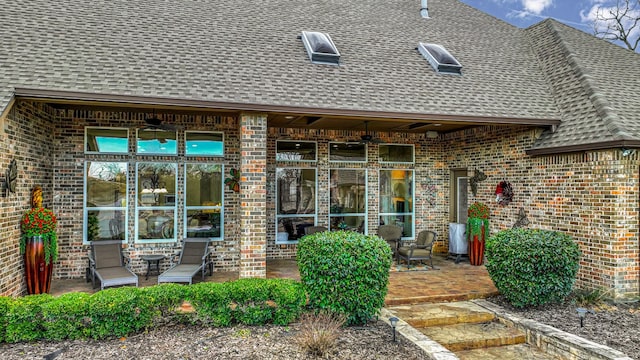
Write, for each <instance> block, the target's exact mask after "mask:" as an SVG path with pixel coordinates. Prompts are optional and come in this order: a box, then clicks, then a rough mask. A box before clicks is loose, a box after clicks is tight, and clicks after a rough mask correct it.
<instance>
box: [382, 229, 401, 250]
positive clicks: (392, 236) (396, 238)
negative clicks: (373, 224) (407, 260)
mask: <svg viewBox="0 0 640 360" xmlns="http://www.w3.org/2000/svg"><path fill="white" fill-rule="evenodd" d="M378 236H380V237H381V238H382V239H384V241H386V242H387V244H389V246H390V247H391V252H392V253H393V256H394V257H395V256H397V254H398V244H399V243H400V238H402V228H401V227H400V226H396V225H380V227H378Z"/></svg>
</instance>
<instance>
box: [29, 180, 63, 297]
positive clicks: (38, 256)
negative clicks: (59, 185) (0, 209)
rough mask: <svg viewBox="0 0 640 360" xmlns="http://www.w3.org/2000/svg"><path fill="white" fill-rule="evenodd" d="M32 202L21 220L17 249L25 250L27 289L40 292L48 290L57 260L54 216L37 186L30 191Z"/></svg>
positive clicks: (31, 292) (56, 236)
mask: <svg viewBox="0 0 640 360" xmlns="http://www.w3.org/2000/svg"><path fill="white" fill-rule="evenodd" d="M31 206H32V208H31V209H30V210H29V211H27V212H26V213H25V214H24V215H23V216H22V220H21V221H20V230H21V231H22V235H21V236H20V253H21V254H24V269H25V276H26V280H27V292H28V293H29V294H42V293H48V292H49V289H50V287H51V273H52V271H53V263H54V262H55V261H56V260H58V235H57V234H56V226H57V219H56V216H55V215H54V214H53V211H51V210H49V209H45V208H44V207H42V188H41V187H40V186H36V187H35V188H34V189H33V191H32V193H31Z"/></svg>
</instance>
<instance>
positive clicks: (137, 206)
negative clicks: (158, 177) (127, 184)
mask: <svg viewBox="0 0 640 360" xmlns="http://www.w3.org/2000/svg"><path fill="white" fill-rule="evenodd" d="M140 164H170V165H174V166H175V175H174V176H175V184H174V189H176V191H177V189H178V173H179V165H180V164H184V163H182V162H176V161H136V162H135V166H136V170H135V182H134V186H135V209H134V215H135V219H134V243H137V244H145V243H147V244H148V243H172V242H177V241H178V231H177V229H178V227H177V225H178V224H177V222H178V201H176V202H174V203H173V206H140V201H139V200H138V188H139V187H138V186H139V181H138V180H139V176H138V174H139V170H140ZM174 196H176V200H178V199H179V197H177V196H178V194H174ZM183 207H184V206H183ZM151 210H161V211H167V210H173V211H174V215H173V238H153V239H141V238H140V237H139V234H140V232H139V226H140V224H139V222H140V215H139V214H140V211H151Z"/></svg>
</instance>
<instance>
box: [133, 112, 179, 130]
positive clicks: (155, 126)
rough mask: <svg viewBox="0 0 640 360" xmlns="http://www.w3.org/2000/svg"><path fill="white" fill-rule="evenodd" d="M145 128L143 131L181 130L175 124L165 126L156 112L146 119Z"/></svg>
mask: <svg viewBox="0 0 640 360" xmlns="http://www.w3.org/2000/svg"><path fill="white" fill-rule="evenodd" d="M144 122H145V124H146V125H145V126H143V127H142V130H165V131H176V130H178V129H179V127H178V126H175V125H173V124H165V123H163V122H162V120H161V119H160V118H158V117H157V116H156V112H155V110H154V111H153V115H152V116H151V117H150V118H148V117H145V118H144Z"/></svg>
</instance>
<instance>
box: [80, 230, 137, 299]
mask: <svg viewBox="0 0 640 360" xmlns="http://www.w3.org/2000/svg"><path fill="white" fill-rule="evenodd" d="M128 260H129V259H127V258H125V256H124V255H123V254H122V241H121V240H101V241H92V242H91V252H90V253H89V273H90V276H91V282H92V285H93V288H94V289H95V287H96V278H98V280H100V290H103V289H104V288H106V287H109V286H118V285H129V284H135V286H136V287H137V286H138V276H137V275H136V274H134V273H133V272H131V270H130V269H129V261H128Z"/></svg>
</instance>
